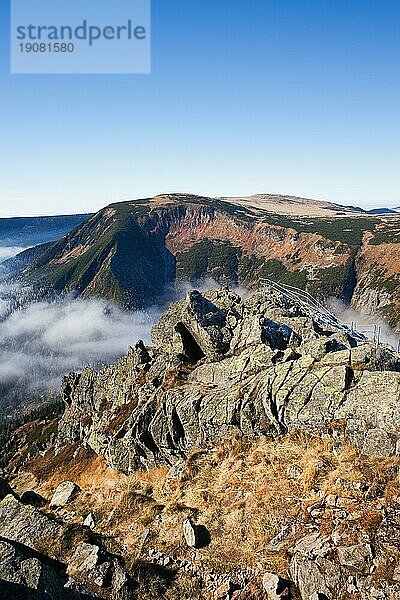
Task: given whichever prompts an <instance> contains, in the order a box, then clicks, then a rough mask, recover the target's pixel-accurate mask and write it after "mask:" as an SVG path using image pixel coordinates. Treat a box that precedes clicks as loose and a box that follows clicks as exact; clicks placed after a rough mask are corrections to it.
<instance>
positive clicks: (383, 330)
mask: <svg viewBox="0 0 400 600" xmlns="http://www.w3.org/2000/svg"><path fill="white" fill-rule="evenodd" d="M329 308H330V310H331V311H332V312H333V313H334V314H335V315H336V316H337V317H338V319H340V320H341V321H342V322H343V323H347V324H349V325H350V324H351V323H353V325H354V328H355V329H357V331H359V332H360V333H363V334H364V335H365V336H366V337H368V338H370V339H373V336H374V328H375V327H376V328H380V331H379V339H380V341H381V342H382V343H384V344H389V345H390V346H392V347H393V348H394V349H395V350H397V347H398V343H399V334H398V333H396V332H395V331H394V330H393V329H391V328H390V327H389V325H387V324H386V323H385V322H384V321H382V319H380V318H379V317H378V316H376V315H370V316H368V315H363V314H362V313H361V312H359V311H357V310H354V309H353V308H351V307H350V306H349V305H348V304H345V303H344V302H342V301H341V300H339V299H338V298H331V299H330V301H329Z"/></svg>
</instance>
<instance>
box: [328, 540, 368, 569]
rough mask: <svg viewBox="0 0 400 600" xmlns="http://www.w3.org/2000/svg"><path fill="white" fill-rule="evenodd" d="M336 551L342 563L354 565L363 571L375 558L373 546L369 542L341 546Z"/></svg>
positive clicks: (349, 565)
mask: <svg viewBox="0 0 400 600" xmlns="http://www.w3.org/2000/svg"><path fill="white" fill-rule="evenodd" d="M336 551H337V553H338V557H339V562H340V564H342V565H345V566H347V567H353V568H354V569H357V570H358V571H362V570H363V569H364V568H365V567H366V565H367V564H368V563H369V562H370V561H371V560H372V558H373V553H372V548H371V546H370V545H369V544H356V545H354V546H339V547H338V548H336Z"/></svg>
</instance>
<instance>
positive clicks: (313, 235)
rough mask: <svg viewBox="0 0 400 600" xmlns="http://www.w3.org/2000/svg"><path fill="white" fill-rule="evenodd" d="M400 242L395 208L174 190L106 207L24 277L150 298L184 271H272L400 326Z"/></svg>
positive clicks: (252, 283)
mask: <svg viewBox="0 0 400 600" xmlns="http://www.w3.org/2000/svg"><path fill="white" fill-rule="evenodd" d="M399 244H400V218H399V219H397V218H396V217H395V216H390V217H385V216H381V215H369V214H368V213H359V212H356V213H353V212H351V213H349V214H346V215H345V216H343V215H342V214H338V215H336V217H335V218H331V217H310V216H293V215H283V214H278V213H273V212H270V211H267V210H265V209H262V208H260V207H259V206H258V207H254V206H249V205H244V204H243V203H242V202H238V203H237V202H233V201H229V202H228V201H227V200H222V199H213V198H207V197H203V196H195V195H190V194H185V195H180V194H167V195H161V196H155V197H154V198H150V199H141V200H132V201H125V202H119V203H114V204H111V205H109V206H108V207H105V208H104V209H102V210H100V211H99V212H98V213H96V214H95V215H93V216H92V217H90V218H89V219H88V220H86V221H84V222H83V223H81V224H80V225H78V226H77V227H76V228H75V229H74V230H73V231H71V232H70V233H68V234H67V235H66V236H64V238H62V239H61V240H59V241H58V242H56V243H55V244H54V245H53V246H52V247H51V248H49V249H48V250H47V251H46V252H45V253H44V254H43V255H42V256H39V257H38V258H37V259H36V260H35V261H34V262H33V263H31V264H30V265H28V266H27V267H26V268H25V269H24V270H23V271H22V280H23V281H24V282H26V283H31V284H34V285H35V287H36V288H42V289H43V291H44V293H45V292H46V290H47V291H48V292H49V293H54V291H55V292H56V293H64V292H70V291H74V292H77V293H78V294H81V295H83V296H102V297H105V298H107V299H109V300H113V301H117V302H119V303H121V304H123V305H125V306H127V307H129V308H143V307H146V306H148V305H150V304H152V303H157V302H158V301H159V299H160V298H162V297H164V296H165V295H166V294H168V290H170V289H171V288H173V287H174V286H175V285H176V283H177V282H179V281H182V282H186V281H188V282H191V283H193V284H196V282H198V281H201V280H203V279H207V278H212V279H215V280H216V281H217V282H219V283H223V284H229V283H230V284H234V285H244V286H247V287H249V288H250V289H251V288H255V287H257V285H258V282H259V279H260V278H261V277H265V276H266V277H270V278H272V279H275V280H277V281H281V282H283V283H289V284H293V285H296V286H297V287H300V288H306V289H308V290H309V291H310V292H312V293H314V294H316V295H317V296H319V297H320V298H322V299H326V298H328V297H330V296H336V297H339V298H341V299H343V300H345V301H346V302H351V303H352V305H353V307H354V308H356V309H360V310H362V311H365V312H366V313H378V314H379V315H380V316H381V317H383V318H384V319H385V320H387V321H388V322H389V323H390V324H391V325H394V326H397V324H398V308H399V306H400V295H399V291H400V290H399V289H398V288H399V280H398V272H399V271H400V268H399V265H398V259H397V250H398V249H399V248H400V245H399ZM389 257H390V259H389Z"/></svg>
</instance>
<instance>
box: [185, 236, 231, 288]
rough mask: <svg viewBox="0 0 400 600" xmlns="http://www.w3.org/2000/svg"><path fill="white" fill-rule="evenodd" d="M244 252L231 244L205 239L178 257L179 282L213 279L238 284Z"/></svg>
mask: <svg viewBox="0 0 400 600" xmlns="http://www.w3.org/2000/svg"><path fill="white" fill-rule="evenodd" d="M241 256H242V250H241V249H240V248H237V247H236V246H234V245H233V244H231V243H230V242H217V241H214V240H209V239H204V240H202V241H201V242H198V243H196V244H194V245H193V246H192V247H191V248H190V249H189V250H188V251H187V252H181V253H178V254H177V255H176V277H177V280H178V281H192V282H196V281H199V280H202V279H205V278H207V277H212V278H213V279H215V280H216V281H218V282H220V283H238V270H239V263H240V258H241Z"/></svg>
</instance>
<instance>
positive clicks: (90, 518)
mask: <svg viewBox="0 0 400 600" xmlns="http://www.w3.org/2000/svg"><path fill="white" fill-rule="evenodd" d="M83 525H84V526H85V527H89V528H90V529H94V528H95V527H96V519H95V516H94V514H93V513H89V514H88V515H87V516H86V518H85V520H84V521H83Z"/></svg>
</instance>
